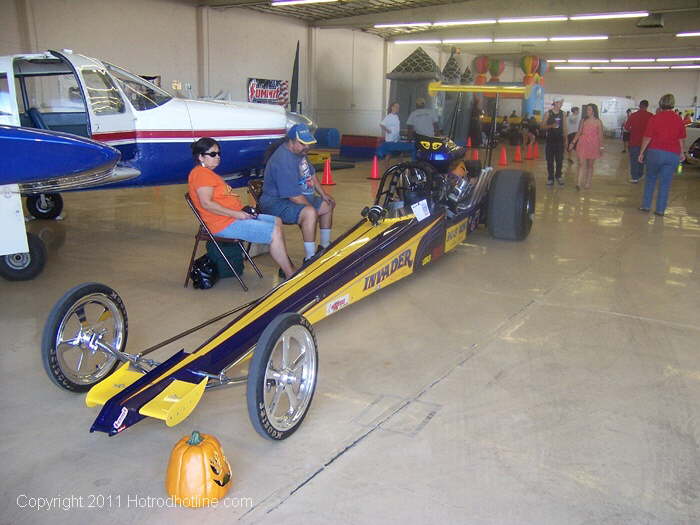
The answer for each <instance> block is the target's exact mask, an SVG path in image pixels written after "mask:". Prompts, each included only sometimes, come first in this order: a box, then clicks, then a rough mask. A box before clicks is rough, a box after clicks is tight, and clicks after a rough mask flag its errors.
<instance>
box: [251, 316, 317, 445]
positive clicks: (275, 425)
mask: <svg viewBox="0 0 700 525" xmlns="http://www.w3.org/2000/svg"><path fill="white" fill-rule="evenodd" d="M317 372H318V349H317V344H316V336H315V335H314V332H313V329H312V327H311V324H310V323H309V322H308V321H307V320H306V319H305V318H304V317H303V316H302V315H299V314H297V313H286V314H282V315H279V316H277V317H275V319H273V321H272V322H271V323H270V324H269V325H267V328H265V330H264V331H263V333H262V335H261V336H260V339H259V340H258V342H257V344H256V346H255V351H254V353H253V358H252V360H251V363H250V368H249V372H248V390H247V398H248V415H249V416H250V420H251V422H252V423H253V427H254V428H255V430H257V432H258V433H259V434H260V435H262V436H263V437H266V438H268V439H275V440H282V439H286V438H288V437H289V436H291V435H292V434H293V433H294V432H295V431H296V430H297V429H298V428H299V427H300V426H301V422H302V421H303V420H304V417H305V416H306V413H307V412H308V410H309V407H310V406H311V400H312V398H313V397H314V391H315V390H316V375H317Z"/></svg>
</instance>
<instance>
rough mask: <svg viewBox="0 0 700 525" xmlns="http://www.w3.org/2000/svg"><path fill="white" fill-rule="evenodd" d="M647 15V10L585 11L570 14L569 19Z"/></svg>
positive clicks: (640, 16)
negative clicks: (618, 11) (578, 13)
mask: <svg viewBox="0 0 700 525" xmlns="http://www.w3.org/2000/svg"><path fill="white" fill-rule="evenodd" d="M644 16H649V13H648V12H647V11H623V12H620V13H587V14H580V15H574V16H570V17H569V20H605V19H611V18H642V17H644Z"/></svg>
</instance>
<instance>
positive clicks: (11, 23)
mask: <svg viewBox="0 0 700 525" xmlns="http://www.w3.org/2000/svg"><path fill="white" fill-rule="evenodd" d="M17 8H18V5H17V3H16V2H14V1H9V0H5V1H4V2H3V3H2V6H1V7H0V13H1V14H0V55H11V54H14V53H21V52H22V51H26V49H22V46H23V42H22V35H21V33H20V23H19V20H20V17H21V15H20V13H19V12H18V9H17Z"/></svg>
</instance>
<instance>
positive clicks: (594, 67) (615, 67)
mask: <svg viewBox="0 0 700 525" xmlns="http://www.w3.org/2000/svg"><path fill="white" fill-rule="evenodd" d="M591 69H601V70H606V69H629V67H627V66H593V67H592V68H591Z"/></svg>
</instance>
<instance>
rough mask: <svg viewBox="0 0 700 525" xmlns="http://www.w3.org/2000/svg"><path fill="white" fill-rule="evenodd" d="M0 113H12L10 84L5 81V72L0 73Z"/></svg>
mask: <svg viewBox="0 0 700 525" xmlns="http://www.w3.org/2000/svg"><path fill="white" fill-rule="evenodd" d="M0 115H12V107H11V106H10V86H9V84H8V83H7V74H6V73H0Z"/></svg>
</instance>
